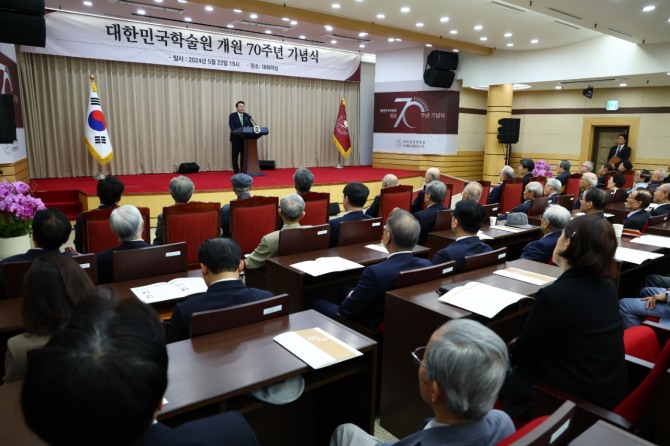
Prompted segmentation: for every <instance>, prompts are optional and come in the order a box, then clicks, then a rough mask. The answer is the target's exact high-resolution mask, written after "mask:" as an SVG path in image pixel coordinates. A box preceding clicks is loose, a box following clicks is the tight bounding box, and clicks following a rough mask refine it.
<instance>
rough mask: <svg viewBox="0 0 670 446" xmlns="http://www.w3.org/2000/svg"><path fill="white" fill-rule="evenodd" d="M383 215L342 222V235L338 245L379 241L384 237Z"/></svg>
mask: <svg viewBox="0 0 670 446" xmlns="http://www.w3.org/2000/svg"><path fill="white" fill-rule="evenodd" d="M383 231H384V226H382V219H381V217H378V218H371V219H369V220H358V221H343V222H342V223H340V235H339V238H338V239H337V246H344V245H354V244H357V243H365V242H378V241H380V240H381V239H382V232H383Z"/></svg>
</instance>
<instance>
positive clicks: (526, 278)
mask: <svg viewBox="0 0 670 446" xmlns="http://www.w3.org/2000/svg"><path fill="white" fill-rule="evenodd" d="M493 274H497V275H499V276H503V277H509V278H510V279H514V280H520V281H521V282H526V283H531V284H533V285H538V286H542V285H547V284H549V283H552V282H553V281H554V280H556V278H555V277H551V276H545V275H544V274H538V273H534V272H532V271H526V270H523V269H519V268H505V269H500V270H498V271H493Z"/></svg>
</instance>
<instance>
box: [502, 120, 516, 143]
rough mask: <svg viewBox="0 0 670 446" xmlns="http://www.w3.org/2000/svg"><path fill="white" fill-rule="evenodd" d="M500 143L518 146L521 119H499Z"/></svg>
mask: <svg viewBox="0 0 670 446" xmlns="http://www.w3.org/2000/svg"><path fill="white" fill-rule="evenodd" d="M498 124H500V127H498V142H500V143H505V144H516V143H518V142H519V128H520V127H521V119H518V118H502V119H498Z"/></svg>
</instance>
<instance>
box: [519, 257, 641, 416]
mask: <svg viewBox="0 0 670 446" xmlns="http://www.w3.org/2000/svg"><path fill="white" fill-rule="evenodd" d="M509 351H510V359H511V362H512V365H516V366H518V367H520V368H522V369H525V370H527V371H529V372H530V373H529V378H530V380H531V381H532V382H543V383H547V384H549V385H551V386H554V387H557V388H558V389H559V390H563V391H564V392H567V393H569V394H571V395H575V396H579V397H581V398H584V399H586V400H587V401H590V402H592V403H595V404H598V405H600V406H603V407H604V408H606V409H612V408H614V406H616V405H617V404H618V403H619V402H620V401H621V400H622V399H623V398H624V397H625V396H626V394H627V390H628V377H627V371H626V362H625V359H624V346H623V324H622V322H621V315H620V314H619V298H618V296H617V290H616V287H615V286H614V283H612V280H611V279H608V278H596V277H593V276H591V275H589V274H588V273H587V272H584V271H581V270H578V269H575V268H572V269H569V270H568V271H566V272H564V273H563V274H561V276H560V277H559V278H558V279H556V281H555V282H554V283H552V284H551V285H548V286H546V287H544V288H540V291H539V292H538V293H537V295H536V296H535V300H534V302H533V306H532V308H531V310H530V314H529V315H528V318H527V319H526V322H525V324H524V327H523V329H522V330H521V333H520V334H519V337H518V338H517V340H516V342H515V343H514V344H512V345H511V346H510V347H509ZM531 384H532V383H531V382H527V383H525V384H524V385H527V386H530V385H531Z"/></svg>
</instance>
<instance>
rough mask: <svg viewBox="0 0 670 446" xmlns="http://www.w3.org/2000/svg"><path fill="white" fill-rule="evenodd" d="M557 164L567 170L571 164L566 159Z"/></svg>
mask: <svg viewBox="0 0 670 446" xmlns="http://www.w3.org/2000/svg"><path fill="white" fill-rule="evenodd" d="M558 165H559V166H561V167H562V168H563V169H565V170H567V171H569V170H570V166H571V165H572V164H570V161H568V160H562V161H561V162H560V163H558Z"/></svg>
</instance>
